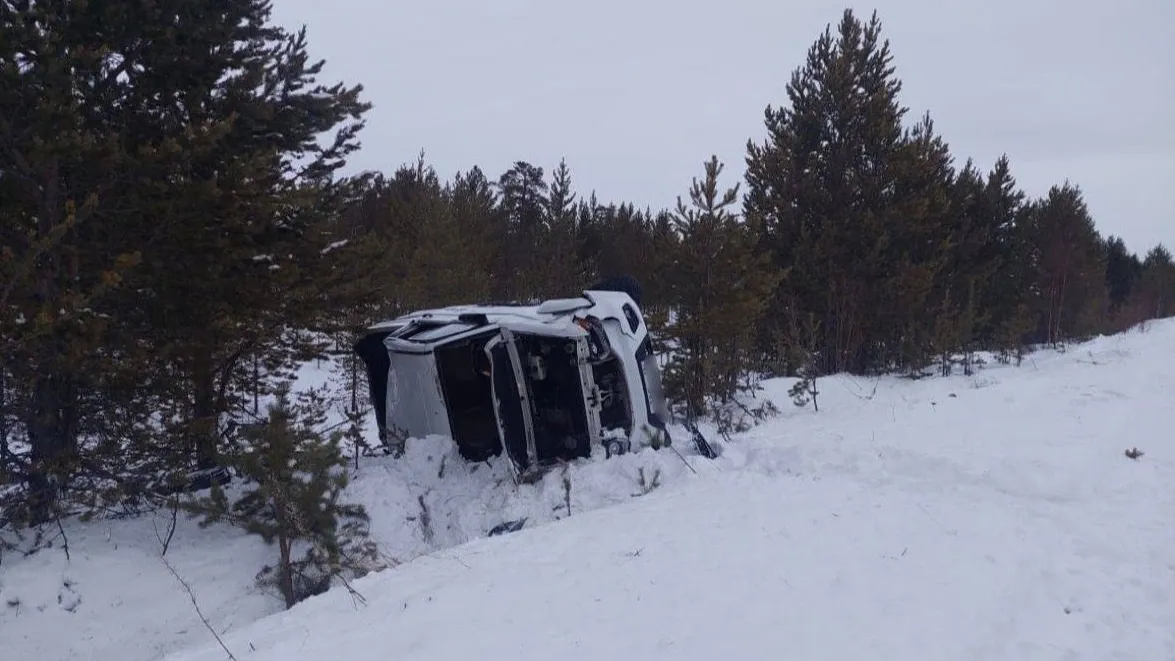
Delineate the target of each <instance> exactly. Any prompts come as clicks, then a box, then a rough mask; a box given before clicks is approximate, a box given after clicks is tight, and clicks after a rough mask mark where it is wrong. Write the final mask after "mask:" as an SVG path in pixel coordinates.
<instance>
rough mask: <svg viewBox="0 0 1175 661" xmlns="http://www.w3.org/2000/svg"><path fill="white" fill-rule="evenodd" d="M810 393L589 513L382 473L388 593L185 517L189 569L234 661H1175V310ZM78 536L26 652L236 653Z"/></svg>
mask: <svg viewBox="0 0 1175 661" xmlns="http://www.w3.org/2000/svg"><path fill="white" fill-rule="evenodd" d="M788 385H789V384H787V383H784V382H772V383H770V384H768V386H769V391H768V395H769V396H771V397H772V398H773V399H775V400H776V401H777V402H779V404H780V408H781V409H782V410H783V414H782V415H781V416H780V417H778V418H776V419H774V420H772V421H771V422H769V423H767V424H765V425H763V426H760V427H758V428H756V429H754V430H753V431H751V432H749V433H746V434H743V435H740V436H737V437H735V439H734V442H733V443H731V444H729V445H727V446H726V447H725V448H724V453H723V455H722V456H721V457H720V458H719V459H718V460H716V461H707V460H705V459H702V458H699V457H696V456H690V455H687V456H686V458H685V461H688V462H689V464H690V465H692V466H693V467H694V469H695V470H696V471H697V474H695V473H694V472H693V471H692V470H691V469H690V468H689V467H687V465H686V463H685V461H683V459H682V458H680V457H678V456H677V455H676V454H674V453H673V452H668V451H661V452H653V451H645V452H642V453H639V454H635V455H630V456H626V457H621V458H618V459H609V460H603V459H599V460H593V461H587V462H582V463H580V464H576V465H573V466H571V467H570V469H569V471H568V476H569V477H570V481H571V485H572V486H571V492H570V509H571V514H572V515H571V516H570V517H568V516H567V501H566V492H565V490H564V486H563V481H562V477H563V476H562V475H561V474H559V473H556V474H553V475H550V476H548V478H547V479H546V480H545V481H543V482H541V483H540V484H537V485H533V486H523V487H515V486H513V485H512V484H511V482H510V480H509V478H508V476H507V473H506V471H505V467H504V466H501V465H496V466H486V465H479V466H472V465H469V464H466V463H464V462H462V461H461V460H460V459H459V458H458V457H457V455H456V454H455V453H454V452H452V451H451V450H450V449H449V445H448V444H446V443H445V442H444V441H443V439H426V440H423V441H419V442H417V443H415V444H413V445H410V450H409V454H408V456H407V457H406V458H405V459H402V460H400V461H393V460H390V459H368V460H365V461H363V462H361V465H360V468H359V470H358V473H357V475H356V479H355V483H354V485H353V487H352V488H351V491H350V494H351V497H352V498H353V499H354V500H357V501H359V502H362V503H364V504H365V505H367V507H368V508H369V511H370V513H371V515H372V517H373V532H374V533H375V535H376V538H377V540H378V541H379V542H380V543H381V545H382V547H383V550H384V551H385V553H387V554H388V555H390V556H392V557H394V558H395V559H397V560H398V561H400V562H402V563H403V564H400V565H399V566H397V567H395V568H394V569H389V570H387V571H384V572H380V573H378V574H375V575H372V576H369V577H367V578H365V579H362V580H360V581H357V582H356V584H355V587H356V588H357V589H358V590H359V592H360V593H361V594H362V595H363V597H364V598H365V599H366V604H365V605H361V604H357V603H356V602H355V601H354V600H353V599H352V597H351V596H350V595H348V594H347V593H346V592H345V591H340V590H335V591H332V592H330V593H328V594H326V595H322V596H320V597H316V598H313V599H310V600H308V601H306V602H303V603H302V604H299V605H298V606H296V607H295V608H294V609H292V610H290V611H288V612H281V609H280V606H279V604H278V602H277V600H276V598H275V597H274V596H273V595H268V594H263V593H260V592H258V591H257V589H256V588H254V587H253V580H252V579H253V575H254V574H255V572H256V571H257V570H258V569H259V568H260V567H261V565H262V564H263V563H265V562H267V561H270V560H271V555H272V552H271V551H269V550H268V549H266V548H265V547H264V546H263V545H262V544H261V543H260V542H259V541H256V540H255V539H252V538H248V537H245V536H243V535H241V534H239V533H237V532H235V531H233V530H231V529H228V528H224V527H212V528H209V529H206V530H201V529H198V528H197V527H196V526H195V525H194V524H192V523H188V522H183V521H181V524H180V528H179V530H178V531H177V533H176V535H175V538H174V540H173V541H172V543H171V546H170V549H169V551H168V554H167V556H166V558H167V560H168V561H169V562H170V563H171V564H172V565H173V566H174V567H175V569H176V570H177V572H178V573H179V574H180V575H181V576H183V577H184V579H185V580H186V581H188V582H189V583H190V584H191V585H192V588H193V590H194V593H195V595H196V598H197V600H198V602H199V604H200V607H201V609H202V611H203V612H204V614H205V615H206V616H207V617H208V619H209V621H210V622H211V624H212V626H214V627H215V628H216V630H217V631H218V632H220V633H221V636H222V637H223V639H224V642H225V644H226V645H227V646H228V647H229V649H230V650H231V651H232V652H233V654H234V655H235V656H236V658H237V659H239V660H241V661H245V660H246V659H252V660H256V661H262V660H265V661H269V660H273V661H277V660H283V661H286V660H289V661H312V660H315V661H316V660H318V659H325V658H346V659H348V661H365V660H367V659H371V660H375V659H380V660H383V659H405V658H410V659H459V658H470V657H473V658H491V659H497V658H510V659H516V660H520V659H543V660H546V659H552V658H558V659H562V660H564V661H573V660H575V659H592V660H593V661H596V660H598V659H601V658H623V659H660V658H664V659H674V660H675V661H683V660H689V659H695V658H696V659H711V658H714V657H716V656H718V655H723V656H728V657H731V658H740V659H742V658H780V657H781V656H784V655H786V657H787V658H792V659H845V658H854V657H856V658H868V659H894V660H899V659H900V660H903V661H905V660H909V659H934V660H938V659H976V660H978V659H993V660H995V659H999V660H1001V661H1002V660H1004V659H1032V660H1033V661H1037V660H1051V659H1057V660H1061V659H1065V660H1068V659H1096V660H1098V661H1109V660H1112V659H1123V660H1126V659H1129V660H1131V661H1151V660H1154V661H1171V660H1173V659H1175V320H1167V321H1163V322H1155V323H1152V324H1150V325H1149V327H1148V328H1147V330H1146V331H1145V332H1138V331H1132V332H1130V333H1128V334H1124V335H1120V336H1115V337H1109V338H1101V339H1098V340H1095V341H1093V342H1090V343H1087V344H1085V345H1081V346H1077V347H1072V348H1070V349H1069V350H1068V351H1067V352H1065V353H1056V352H1040V353H1037V354H1034V355H1033V356H1032V357H1031V358H1030V359H1029V360H1028V361H1026V362H1025V364H1024V365H1023V366H1022V367H1019V368H1015V367H1005V366H988V367H986V368H985V369H983V370H982V371H980V372H979V373H978V374H977V375H976V376H973V377H963V376H957V377H949V378H930V379H924V380H921V381H917V382H911V381H908V380H902V379H890V378H887V379H882V380H880V381H875V380H868V379H860V378H849V377H835V378H828V379H824V380H822V381H821V384H820V385H821V395H820V407H821V408H820V412H819V413H815V412H813V411H812V410H811V409H810V408H805V409H796V408H795V407H794V406H792V405H791V404H790V402H789V401H788V398H787V397H786V390H787V386H788ZM679 436H680V434H679ZM1133 447H1137V448H1138V449H1139V450H1142V451H1143V452H1144V453H1145V454H1143V455H1142V456H1141V457H1140V458H1138V460H1132V459H1129V458H1127V457H1125V456H1124V452H1125V451H1126V450H1127V449H1130V448H1133ZM442 461H443V463H444V470H443V471H442V470H441V465H442ZM642 468H643V469H644V472H645V476H646V483H647V482H648V480H650V479H651V478H652V476H653V474H654V473H655V472H656V471H658V470H660V477H659V484H660V486H658V487H657V488H655V489H653V490H652V491H650V492H649V493H648V494H646V495H639V494H641V492H643V491H644V489H643V488H642V487H640V486H639V482H640V470H641V469H642ZM422 502H423V509H422V505H421V503H422ZM424 511H427V517H422V514H423V513H424ZM519 517H528V523H527V526H526V528H524V529H523V530H522V531H520V532H517V533H513V534H509V535H504V536H498V537H491V538H485V537H484V536H485V534H486V532H487V531H488V530H489V529H490V528H491V527H493V526H494V525H496V524H498V523H501V522H503V521H506V520H511V519H516V518H519ZM423 518H427V519H428V524H427V525H425V523H424V521H423ZM556 519H561V520H556ZM158 524H159V525H160V526H161V527H162V526H165V524H166V521H165V520H163V519H162V518H161V519H160V520H159V521H158ZM66 532H67V534H68V539H69V546H70V559H69V560H67V559H66V557H65V554H64V553H62V552H61V550H60V549H59V548H55V549H51V550H49V551H42V552H40V553H37V554H35V555H33V556H30V557H27V558H23V557H18V556H14V555H13V554H7V555H5V556H4V558H3V561H2V562H0V650H3V651H4V653H3V656H4V658H6V659H7V658H13V659H26V658H27V659H33V658H38V659H94V660H97V661H108V660H109V661H114V660H116V659H117V660H118V661H123V660H126V661H147V660H154V659H159V658H164V657H166V658H168V659H169V661H203V660H207V661H212V660H218V661H219V660H223V659H225V658H226V655H225V652H224V651H223V650H222V649H221V648H220V647H219V645H218V644H217V643H216V642H215V641H214V640H212V638H211V636H210V634H209V633H208V631H207V630H206V629H205V628H204V626H203V625H202V624H201V623H200V620H199V618H198V616H197V615H196V612H195V610H194V609H193V607H192V603H191V601H189V599H188V597H187V595H186V594H185V592H184V591H183V589H182V588H181V587H180V586H179V584H178V583H177V581H176V579H175V578H174V577H173V576H172V575H171V574H170V573H169V572H168V570H167V568H166V567H165V566H164V565H163V563H162V561H161V560H160V559H159V548H160V544H159V541H158V540H157V539H156V536H155V532H154V528H153V525H152V521H151V520H150V519H140V520H135V521H118V522H95V523H90V524H84V525H83V524H72V525H69V526H68V527H67V528H66ZM169 653H173V654H170V656H169Z"/></svg>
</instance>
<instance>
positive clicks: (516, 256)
mask: <svg viewBox="0 0 1175 661" xmlns="http://www.w3.org/2000/svg"><path fill="white" fill-rule="evenodd" d="M498 191H499V194H500V196H501V206H502V210H503V212H504V214H505V221H506V223H507V225H506V236H507V241H506V246H505V250H504V251H503V253H502V258H503V269H502V271H501V272H502V274H503V275H505V276H506V278H507V282H508V283H509V290H508V294H509V296H510V297H511V298H514V299H518V300H523V301H525V300H535V299H537V298H539V291H540V290H541V288H542V281H543V275H542V274H543V273H544V271H545V269H546V265H547V264H548V262H547V259H546V257H545V256H543V255H541V254H539V252H538V250H536V248H538V246H539V243H540V240H541V238H542V236H543V234H544V228H545V225H546V212H547V208H548V207H549V205H550V202H549V196H548V194H549V189H548V186H547V182H546V180H545V179H544V177H543V169H542V168H541V167H539V166H537V165H532V164H530V163H527V162H526V161H518V162H516V163H515V164H514V166H513V167H511V168H510V169H509V170H507V171H506V172H505V173H503V174H502V176H501V177H500V178H499V180H498Z"/></svg>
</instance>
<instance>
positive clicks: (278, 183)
mask: <svg viewBox="0 0 1175 661" xmlns="http://www.w3.org/2000/svg"><path fill="white" fill-rule="evenodd" d="M223 9H224V11H223V12H222V13H216V14H210V13H207V12H203V11H196V9H195V8H194V7H188V6H182V7H178V8H177V9H171V10H170V11H171V12H172V13H168V11H164V10H160V11H159V12H158V13H157V15H155V16H153V17H152V18H153V19H154V20H155V21H156V22H155V23H153V24H152V25H153V27H154V28H156V29H164V28H163V26H165V25H168V24H174V27H172V28H170V29H172V30H174V31H176V32H177V33H180V34H182V35H183V39H182V40H178V41H176V42H175V43H174V44H171V43H167V42H165V43H164V44H161V45H158V47H156V46H155V45H153V46H152V47H151V48H149V49H147V50H146V51H145V54H144V61H145V66H146V67H148V68H149V69H150V70H151V72H152V74H153V77H152V79H151V80H152V82H153V85H152V86H150V87H147V88H145V89H142V90H137V93H139V94H140V95H145V99H144V103H145V105H146V107H147V108H148V110H147V111H145V113H144V114H145V116H144V117H143V118H142V123H143V125H144V126H146V127H149V128H158V129H159V130H164V129H166V128H167V127H171V126H175V127H179V128H178V129H177V131H178V135H176V137H175V140H174V142H175V146H176V149H177V153H180V154H182V158H176V159H173V160H170V161H168V165H169V168H170V170H169V171H168V172H167V173H166V174H167V176H166V179H165V180H162V181H160V182H159V184H158V189H157V190H158V194H157V197H156V198H155V200H154V204H152V205H149V206H147V208H146V211H148V212H149V213H150V215H151V216H152V217H153V218H154V221H155V222H156V223H158V224H159V225H160V226H161V227H165V228H167V231H165V232H164V233H163V234H162V235H161V236H158V237H156V238H155V240H154V243H153V246H152V249H151V251H150V252H149V253H147V254H145V259H144V262H143V265H142V268H140V269H138V270H137V271H136V272H135V277H134V282H133V284H134V285H135V287H136V289H137V291H138V292H148V294H147V295H145V296H144V295H142V294H140V297H139V301H138V306H137V307H138V308H139V309H141V310H142V315H141V323H142V324H143V325H145V326H146V327H147V328H149V329H150V332H151V336H152V338H153V339H154V340H156V341H157V342H158V343H159V349H160V351H159V352H158V356H159V358H160V359H162V360H165V361H167V362H168V363H169V365H170V367H171V368H172V369H173V370H174V372H175V374H177V375H179V376H180V377H181V378H182V379H183V380H184V381H185V382H186V383H185V390H186V394H185V397H184V400H185V401H181V402H179V403H178V407H177V408H178V411H177V412H178V414H179V417H180V418H181V419H182V420H184V421H185V424H184V425H183V427H182V428H181V429H180V432H181V435H182V438H184V439H185V441H186V443H187V450H188V452H189V453H190V456H191V457H192V458H193V459H194V463H195V467H196V468H199V469H204V468H209V467H211V466H214V465H215V464H216V457H217V451H218V444H219V442H220V439H219V437H220V434H219V426H220V423H221V418H222V416H224V415H225V414H226V413H228V412H229V411H231V410H233V409H234V408H236V407H237V406H238V398H239V396H240V395H241V387H240V384H241V383H242V381H251V380H252V379H251V373H252V370H251V369H248V366H249V365H251V363H252V360H251V358H252V357H254V356H260V357H261V358H262V359H263V360H264V361H265V363H266V364H267V365H268V366H269V367H270V369H277V368H279V367H287V366H288V365H289V364H290V362H291V361H293V360H296V359H298V358H300V357H303V356H305V355H306V354H307V352H308V351H314V348H313V347H309V346H307V335H306V334H305V333H303V332H301V331H300V330H297V331H291V330H290V329H303V328H307V327H311V326H313V323H314V321H315V320H316V319H317V318H318V317H320V316H321V315H320V313H319V312H318V311H319V309H320V308H321V306H322V304H323V302H324V294H323V292H322V291H321V289H320V286H319V285H318V278H319V277H320V276H322V275H323V274H324V273H328V272H329V270H330V268H329V267H330V264H331V263H332V262H336V263H337V262H345V261H346V259H347V254H346V253H347V251H346V250H330V251H328V250H326V249H327V248H328V246H331V245H332V244H334V243H335V240H336V239H337V236H335V235H334V234H332V232H331V230H330V228H331V224H332V223H333V221H334V220H335V218H336V215H337V214H338V213H339V211H340V209H341V207H342V205H343V204H344V203H345V202H346V200H347V198H348V195H349V193H350V185H349V182H347V181H345V180H337V179H336V178H335V177H334V174H335V173H336V172H337V170H338V169H339V168H341V167H342V166H343V164H344V163H345V159H346V157H347V156H348V155H349V154H350V153H351V152H353V151H354V150H355V149H357V148H358V141H357V135H358V132H359V131H360V130H361V128H362V126H363V122H362V119H361V118H362V115H363V114H364V113H365V112H366V110H367V109H368V107H369V106H368V104H366V103H363V102H361V101H360V100H359V93H360V92H361V87H358V86H356V87H350V88H348V87H344V86H343V85H341V84H335V85H329V86H328V85H322V84H320V83H318V82H317V79H318V76H319V74H320V72H321V69H322V66H323V63H322V62H321V61H319V62H312V61H310V59H309V55H308V44H307V38H306V33H305V31H304V30H302V31H298V32H295V33H290V32H287V31H285V30H284V29H282V28H280V27H277V26H275V25H273V24H271V23H270V22H269V21H270V14H271V3H270V2H268V1H265V0H232V1H231V2H226V3H225V6H224V8H223ZM149 99H150V100H149ZM279 378H280V375H279Z"/></svg>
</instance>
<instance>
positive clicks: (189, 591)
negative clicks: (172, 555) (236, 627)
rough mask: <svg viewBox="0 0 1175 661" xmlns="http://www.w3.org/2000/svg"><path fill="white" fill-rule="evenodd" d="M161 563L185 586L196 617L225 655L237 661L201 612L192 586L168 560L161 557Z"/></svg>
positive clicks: (232, 660)
mask: <svg viewBox="0 0 1175 661" xmlns="http://www.w3.org/2000/svg"><path fill="white" fill-rule="evenodd" d="M159 561H160V562H162V563H163V566H164V567H167V571H169V572H171V575H172V576H174V577H175V580H177V581H179V582H180V585H182V586H184V591H185V592H187V593H188V599H191V600H192V606H193V607H194V608H195V609H196V615H198V616H199V617H200V621H201V622H203V623H204V626H205V627H206V628H207V629H208V631H209V632H210V633H211V634H212V637H213V638H215V639H216V642H218V643H220V649H222V650H224V653H225V654H227V655H228V658H229V659H230V660H231V661H237V657H235V656H233V653H232V651H230V650H229V648H228V645H225V644H224V641H223V640H221V638H220V634H218V633H216V629H213V628H212V624H211V623H210V622H209V621H208V618H207V617H204V611H202V610H200V604H199V603H197V602H196V595H195V593H193V592H192V586H191V585H188V582H187V581H185V580H184V579H183V577H181V576H180V575H179V572H177V571H176V570H175V567H172V566H171V563H170V562H168V561H167V559H166V558H164V557H163V556H159Z"/></svg>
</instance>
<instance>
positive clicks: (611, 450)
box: [604, 439, 624, 459]
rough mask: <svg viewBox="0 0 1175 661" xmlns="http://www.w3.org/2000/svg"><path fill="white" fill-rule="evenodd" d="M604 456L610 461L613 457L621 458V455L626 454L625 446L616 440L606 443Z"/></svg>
mask: <svg viewBox="0 0 1175 661" xmlns="http://www.w3.org/2000/svg"><path fill="white" fill-rule="evenodd" d="M604 454H605V456H607V457H608V458H609V459H611V458H612V457H619V456H620V455H622V454H624V444H623V443H621V442H620V441H618V440H615V439H613V440H611V441H606V442H605V443H604Z"/></svg>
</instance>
